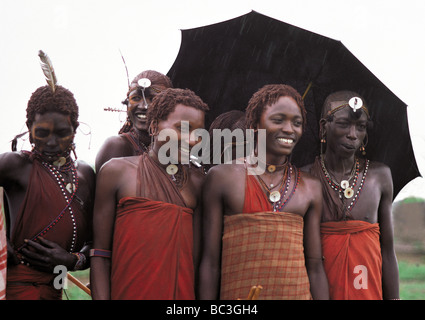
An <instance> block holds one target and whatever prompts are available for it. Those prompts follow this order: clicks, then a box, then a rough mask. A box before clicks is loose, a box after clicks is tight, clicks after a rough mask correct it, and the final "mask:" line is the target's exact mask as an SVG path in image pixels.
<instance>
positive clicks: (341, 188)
mask: <svg viewBox="0 0 425 320" xmlns="http://www.w3.org/2000/svg"><path fill="white" fill-rule="evenodd" d="M320 164H321V167H322V171H323V174H324V175H325V178H326V180H327V182H328V184H329V186H330V187H331V188H332V189H333V190H335V191H336V192H337V193H338V196H339V198H340V199H341V201H342V205H343V207H344V212H343V214H344V220H345V219H346V213H347V211H351V210H352V209H353V207H354V205H355V204H356V202H357V200H358V197H359V195H360V193H361V190H362V189H363V185H364V182H365V180H366V175H367V171H368V169H369V160H368V159H366V160H365V168H364V171H363V176H362V179H361V181H360V184H359V187H358V189H357V191H356V192H354V188H355V187H356V184H357V181H358V178H359V174H360V163H359V159H358V158H356V159H355V161H354V164H353V168H352V169H351V173H350V176H349V177H348V179H346V180H342V181H341V183H337V182H336V181H335V180H334V179H333V178H332V176H331V175H330V173H329V172H328V170H327V169H326V165H325V159H324V155H323V154H322V155H321V156H320ZM351 179H353V183H352V184H351V186H350V180H351ZM351 198H352V201H351V203H350V204H349V205H348V206H347V207H346V206H345V199H351Z"/></svg>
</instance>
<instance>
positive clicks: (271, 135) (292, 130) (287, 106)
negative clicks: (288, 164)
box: [258, 96, 303, 156]
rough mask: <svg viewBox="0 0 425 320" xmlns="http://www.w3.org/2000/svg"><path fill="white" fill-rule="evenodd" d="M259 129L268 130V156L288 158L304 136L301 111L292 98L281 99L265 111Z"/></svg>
mask: <svg viewBox="0 0 425 320" xmlns="http://www.w3.org/2000/svg"><path fill="white" fill-rule="evenodd" d="M258 129H266V137H267V140H266V141H267V145H266V152H267V154H268V155H273V156H282V155H285V156H288V155H290V154H291V152H292V150H293V149H294V147H295V145H296V143H297V142H298V141H299V139H300V138H301V136H302V131H303V116H302V112H301V109H300V107H299V106H298V104H297V103H296V102H295V100H294V99H292V98H291V97H287V96H285V97H280V98H279V99H278V100H277V102H276V103H274V104H272V105H270V106H267V107H266V108H265V109H264V111H263V113H262V115H261V118H260V122H259V123H258Z"/></svg>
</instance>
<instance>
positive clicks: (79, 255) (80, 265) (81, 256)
mask: <svg viewBox="0 0 425 320" xmlns="http://www.w3.org/2000/svg"><path fill="white" fill-rule="evenodd" d="M72 254H73V255H75V256H77V258H78V260H77V262H76V263H75V266H74V271H75V270H81V269H83V268H84V266H85V264H86V261H87V258H86V256H85V255H84V254H83V253H81V252H73V253H72Z"/></svg>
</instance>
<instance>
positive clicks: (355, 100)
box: [328, 97, 370, 118]
mask: <svg viewBox="0 0 425 320" xmlns="http://www.w3.org/2000/svg"><path fill="white" fill-rule="evenodd" d="M346 106H349V107H350V108H351V109H353V112H356V111H357V110H359V109H362V110H363V111H364V112H365V113H366V116H367V117H368V118H370V116H369V111H368V110H367V108H366V106H365V105H364V104H363V100H362V99H361V98H359V97H352V98H351V99H350V100H348V103H343V104H341V105H339V106H337V107H335V108H334V109H331V110H329V111H328V115H331V114H334V113H335V112H337V111H339V110H341V109H342V108H345V107H346Z"/></svg>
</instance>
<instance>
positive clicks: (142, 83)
mask: <svg viewBox="0 0 425 320" xmlns="http://www.w3.org/2000/svg"><path fill="white" fill-rule="evenodd" d="M137 84H138V85H139V86H141V87H142V88H143V89H146V88H149V87H150V86H151V84H152V82H151V81H150V80H149V79H148V78H141V79H139V80H138V81H137Z"/></svg>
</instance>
